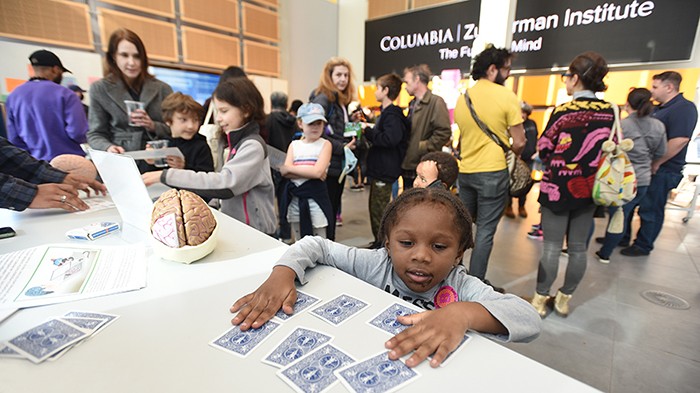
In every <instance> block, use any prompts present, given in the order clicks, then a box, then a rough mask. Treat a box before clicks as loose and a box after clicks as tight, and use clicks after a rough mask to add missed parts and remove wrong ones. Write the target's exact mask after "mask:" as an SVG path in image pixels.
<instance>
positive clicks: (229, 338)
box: [209, 321, 280, 357]
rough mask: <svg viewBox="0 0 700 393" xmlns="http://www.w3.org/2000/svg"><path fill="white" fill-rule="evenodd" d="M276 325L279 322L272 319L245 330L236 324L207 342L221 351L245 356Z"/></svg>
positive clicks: (264, 338)
mask: <svg viewBox="0 0 700 393" xmlns="http://www.w3.org/2000/svg"><path fill="white" fill-rule="evenodd" d="M278 327H280V324H279V323H277V322H274V321H267V323H265V324H264V325H262V326H260V327H259V328H257V329H248V330H246V331H245V332H243V331H241V329H240V328H239V327H238V326H234V327H232V328H230V329H229V330H227V331H226V332H225V333H224V334H222V335H221V336H219V338H217V339H215V340H214V341H212V342H210V343H209V344H210V345H211V346H213V347H214V348H217V349H221V350H222V351H226V352H229V353H233V354H235V355H238V356H241V357H246V356H248V354H250V353H251V352H252V351H253V350H254V349H255V348H257V347H258V346H259V345H260V344H261V343H262V342H263V341H265V340H266V339H267V338H268V337H269V336H270V334H272V332H273V331H275V329H277V328H278Z"/></svg>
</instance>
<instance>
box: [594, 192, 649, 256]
mask: <svg viewBox="0 0 700 393" xmlns="http://www.w3.org/2000/svg"><path fill="white" fill-rule="evenodd" d="M648 189H649V186H641V187H637V196H635V197H634V199H632V200H631V201H629V202H627V203H626V204H624V205H622V213H624V215H625V218H624V225H625V227H624V228H623V230H622V233H610V232H608V231H605V241H604V242H603V246H602V247H601V248H600V251H599V254H600V256H602V257H605V258H609V257H610V254H612V252H613V250H614V249H615V247H617V245H618V244H619V243H620V241H622V240H624V236H625V234H627V233H629V225H630V223H631V222H632V220H631V219H630V218H631V217H632V215H633V214H634V208H635V207H637V205H639V202H640V201H641V200H642V199H643V198H644V195H646V193H647V190H648ZM616 210H617V208H616V207H611V208H609V210H608V213H609V216H610V219H612V216H613V214H615V211H616Z"/></svg>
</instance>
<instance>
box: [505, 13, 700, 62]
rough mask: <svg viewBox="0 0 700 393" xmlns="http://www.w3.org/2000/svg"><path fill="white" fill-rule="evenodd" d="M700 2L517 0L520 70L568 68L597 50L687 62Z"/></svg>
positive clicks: (621, 57)
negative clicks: (579, 56) (582, 54)
mask: <svg viewBox="0 0 700 393" xmlns="http://www.w3.org/2000/svg"><path fill="white" fill-rule="evenodd" d="M698 17H700V1H698V0H617V1H610V0H607V1H606V0H556V1H552V0H518V5H517V11H516V17H515V22H514V23H513V43H512V46H511V51H512V52H516V53H518V56H517V57H516V58H515V60H514V61H513V68H516V69H523V68H527V69H543V68H547V69H548V68H551V67H556V66H559V67H566V66H568V65H569V63H570V62H571V60H572V59H573V58H574V57H575V56H576V55H578V54H579V53H581V52H584V51H587V50H592V51H596V52H598V53H600V54H601V55H603V57H605V59H606V60H607V61H608V63H609V64H628V63H637V64H638V63H650V62H668V61H679V60H688V59H690V57H691V55H692V50H693V45H694V41H695V33H696V31H697V27H698Z"/></svg>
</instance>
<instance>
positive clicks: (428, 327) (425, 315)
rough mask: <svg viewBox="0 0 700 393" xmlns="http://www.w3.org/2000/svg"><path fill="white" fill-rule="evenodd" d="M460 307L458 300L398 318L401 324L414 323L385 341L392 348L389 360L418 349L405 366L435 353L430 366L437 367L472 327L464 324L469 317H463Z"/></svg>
mask: <svg viewBox="0 0 700 393" xmlns="http://www.w3.org/2000/svg"><path fill="white" fill-rule="evenodd" d="M459 306H460V304H459V303H452V304H449V305H447V306H445V307H443V308H440V309H437V310H432V311H424V312H421V313H418V314H413V315H406V316H401V317H399V318H398V320H399V322H401V323H402V324H404V325H413V326H411V327H410V328H408V329H406V330H404V331H403V332H401V333H399V334H397V335H396V336H394V337H392V338H391V340H389V341H387V342H386V343H385V344H384V346H385V347H386V348H387V349H390V350H391V351H390V352H389V359H392V360H396V359H398V358H400V357H402V356H403V355H405V354H407V353H409V352H411V351H413V350H414V349H415V351H414V353H413V355H411V357H410V358H408V360H406V366H408V367H416V366H417V365H419V364H420V363H421V362H423V360H425V359H426V358H427V357H428V356H431V355H432V356H433V358H432V360H431V361H430V366H431V367H433V368H435V367H438V366H439V365H440V363H442V361H443V360H445V359H446V358H447V356H448V355H449V354H450V353H451V352H452V351H454V350H455V349H457V346H459V343H460V342H462V338H463V337H464V333H466V331H467V329H469V323H468V322H466V323H465V320H467V321H468V318H465V317H464V310H461V309H460V307H459Z"/></svg>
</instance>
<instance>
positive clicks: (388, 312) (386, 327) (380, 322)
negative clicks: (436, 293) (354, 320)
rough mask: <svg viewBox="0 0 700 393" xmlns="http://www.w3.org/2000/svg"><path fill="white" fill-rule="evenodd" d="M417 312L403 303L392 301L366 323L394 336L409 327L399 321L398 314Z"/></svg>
mask: <svg viewBox="0 0 700 393" xmlns="http://www.w3.org/2000/svg"><path fill="white" fill-rule="evenodd" d="M418 312H419V311H416V310H414V309H412V308H410V307H407V306H404V305H403V304H399V303H394V304H392V305H391V306H389V307H387V308H386V309H384V311H382V312H381V313H379V314H378V315H377V316H376V317H374V318H372V319H371V320H370V321H369V322H367V323H369V324H370V325H372V326H374V327H376V328H378V329H380V330H383V331H385V332H387V333H389V334H391V335H394V336H395V335H397V334H399V333H401V332H403V331H404V330H406V329H408V328H409V327H410V325H404V324H402V323H401V322H399V321H398V319H397V318H398V317H399V316H403V315H411V314H416V313H418Z"/></svg>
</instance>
